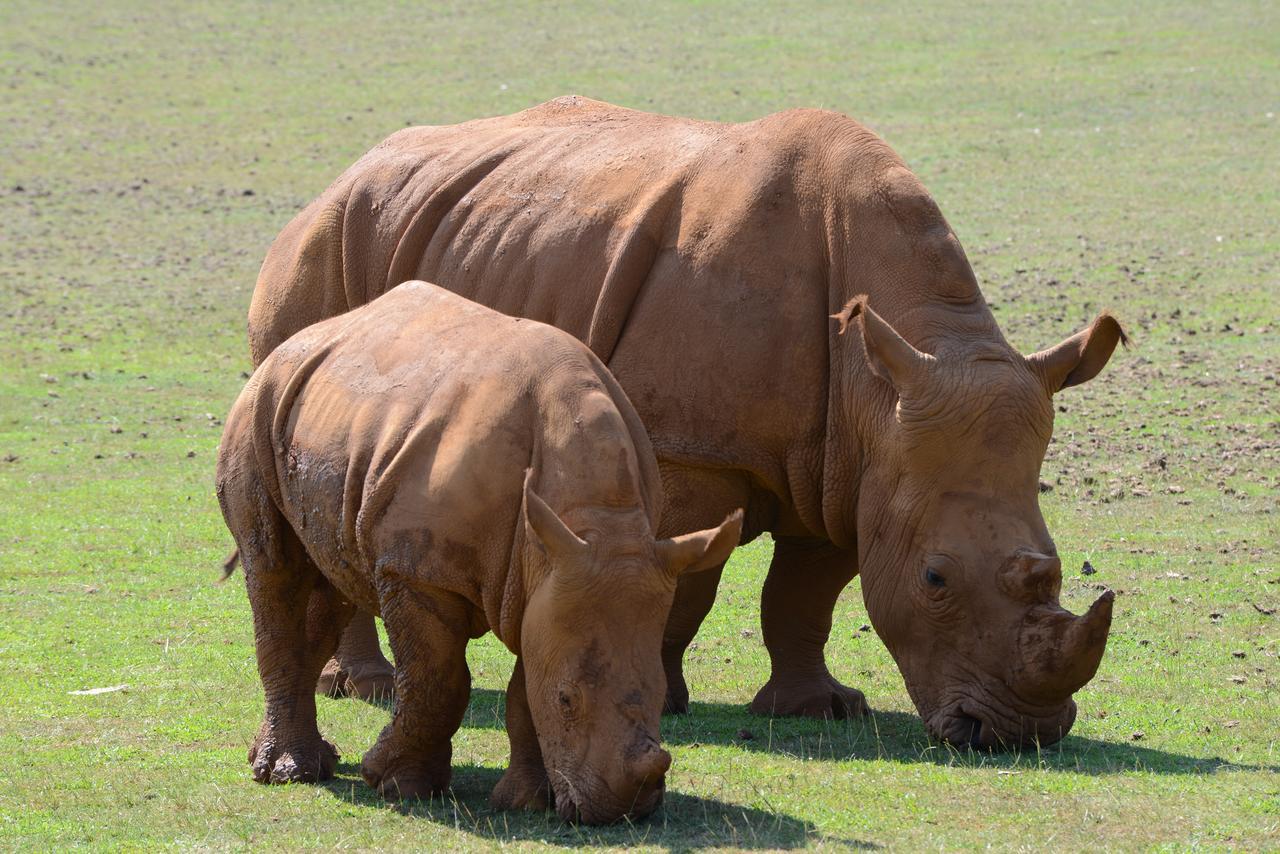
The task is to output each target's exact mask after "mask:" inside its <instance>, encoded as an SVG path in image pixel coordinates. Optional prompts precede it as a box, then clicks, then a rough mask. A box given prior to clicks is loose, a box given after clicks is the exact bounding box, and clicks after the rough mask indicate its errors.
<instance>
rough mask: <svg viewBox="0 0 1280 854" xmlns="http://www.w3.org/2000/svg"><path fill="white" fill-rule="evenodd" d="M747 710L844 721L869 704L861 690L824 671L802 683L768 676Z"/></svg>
mask: <svg viewBox="0 0 1280 854" xmlns="http://www.w3.org/2000/svg"><path fill="white" fill-rule="evenodd" d="M750 711H751V713H752V714H753V715H768V716H773V717H805V718H834V719H836V720H844V719H845V718H851V717H863V716H865V715H869V714H871V707H870V706H868V705H867V698H866V697H865V696H864V695H863V693H862V692H861V691H859V690H858V689H857V688H850V687H849V686H848V685H842V684H841V683H840V682H838V681H836V679H835V677H833V676H831V675H830V674H827V675H826V676H824V677H821V678H818V679H814V680H810V681H804V682H797V681H782V680H778V679H776V678H774V679H770V680H769V681H768V683H766V684H765V686H764V687H763V688H761V689H760V691H759V693H757V694H756V697H755V699H754V700H752V701H751V708H750Z"/></svg>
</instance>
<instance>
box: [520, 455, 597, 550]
mask: <svg viewBox="0 0 1280 854" xmlns="http://www.w3.org/2000/svg"><path fill="white" fill-rule="evenodd" d="M532 481H533V470H532V469H529V470H527V471H526V472H525V476H524V524H525V529H526V530H527V531H528V533H529V534H530V538H531V539H532V540H533V541H534V543H536V544H537V545H538V547H539V548H540V549H542V551H543V552H544V553H545V554H546V555H547V556H548V557H552V558H558V559H560V560H565V559H568V558H571V557H573V556H575V555H579V554H582V553H583V552H585V551H586V550H587V548H588V546H587V544H586V543H585V542H584V541H583V540H581V539H580V538H579V537H578V535H577V534H575V533H573V531H571V530H569V527H568V526H567V525H565V523H564V521H563V520H562V519H561V518H560V517H559V516H558V515H556V511H554V510H552V509H551V508H550V507H548V506H547V502H545V501H543V500H542V498H541V497H540V496H539V495H538V493H536V492H534V491H533V484H532Z"/></svg>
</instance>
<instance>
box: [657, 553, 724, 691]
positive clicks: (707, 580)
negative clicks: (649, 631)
mask: <svg viewBox="0 0 1280 854" xmlns="http://www.w3.org/2000/svg"><path fill="white" fill-rule="evenodd" d="M722 572H724V564H720V566H717V567H716V568H715V569H707V570H703V571H702V572H695V573H692V574H689V575H682V576H680V580H679V581H678V582H676V596H675V600H674V601H673V602H672V604H671V613H670V614H668V615H667V627H666V629H665V630H664V631H663V633H662V668H663V670H665V671H666V674H667V697H666V700H665V701H664V702H663V705H662V713H663V714H664V715H687V714H688V713H689V686H688V685H687V684H686V683H685V681H684V651H685V650H686V649H688V648H689V644H691V643H692V642H693V638H694V636H695V635H697V634H698V628H699V627H700V626H701V625H702V621H703V620H705V619H706V617H707V614H708V613H709V612H710V611H711V606H712V605H713V604H714V603H715V601H716V587H717V586H718V585H719V584H720V574H721V573H722Z"/></svg>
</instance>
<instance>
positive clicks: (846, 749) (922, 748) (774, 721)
mask: <svg viewBox="0 0 1280 854" xmlns="http://www.w3.org/2000/svg"><path fill="white" fill-rule="evenodd" d="M505 701H506V695H505V693H504V692H502V691H497V690H493V689H489V688H478V689H475V690H473V691H472V692H471V703H470V705H469V706H468V708H467V715H466V717H465V718H464V719H463V722H462V725H463V726H467V727H482V728H495V729H502V728H504V726H505V724H504V717H503V716H504V714H505V711H504V709H505ZM380 705H385V706H386V707H387V708H390V706H389V705H387V704H380ZM662 739H663V741H665V742H667V743H670V744H676V745H683V746H685V747H700V746H703V745H715V746H721V747H735V748H738V749H740V750H748V751H753V752H766V753H776V754H780V755H784V756H794V757H796V758H799V759H804V760H828V761H844V760H874V759H879V760H884V761H889V762H928V763H931V764H936V765H954V766H958V767H966V768H983V767H991V768H1001V769H1016V768H1028V767H1033V768H1044V769H1045V770H1052V771H1063V772H1067V773H1077V774H1090V775H1101V774H1121V773H1125V772H1129V771H1144V772H1149V773H1156V774H1216V773H1220V772H1226V771H1270V772H1273V773H1275V772H1278V771H1280V765H1268V766H1262V765H1247V764H1240V763H1235V762H1231V761H1229V760H1227V759H1223V758H1221V757H1217V756H1211V757H1199V756H1186V755H1184V754H1180V753H1170V752H1168V751H1164V750H1157V749H1154V748H1149V747H1141V746H1139V745H1136V744H1132V743H1128V742H1120V743H1112V742H1107V741H1099V740H1097V739H1092V738H1085V737H1081V736H1075V735H1069V736H1067V737H1066V738H1065V739H1063V740H1062V741H1061V742H1059V743H1058V744H1055V745H1053V746H1051V747H1046V748H1042V749H1041V750H1040V751H1035V750H1026V749H1024V750H1021V751H1011V752H1005V753H983V752H978V751H974V750H970V749H968V748H964V749H957V748H954V747H951V746H949V745H945V744H940V743H939V742H936V741H933V740H931V739H930V738H929V737H928V736H927V735H926V734H925V730H924V726H923V724H921V723H920V719H919V718H918V717H916V716H915V715H910V714H905V713H903V712H885V711H882V712H876V713H875V714H873V715H872V716H871V717H869V718H859V719H854V720H826V721H820V720H810V719H804V718H769V717H763V716H760V715H753V714H751V713H749V712H748V711H747V709H746V706H745V705H741V706H739V705H734V704H730V703H693V704H692V711H691V713H690V714H688V715H665V716H664V717H663V718H662Z"/></svg>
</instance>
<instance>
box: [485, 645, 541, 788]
mask: <svg viewBox="0 0 1280 854" xmlns="http://www.w3.org/2000/svg"><path fill="white" fill-rule="evenodd" d="M507 738H509V739H510V740H511V762H510V763H509V764H508V765H507V771H506V773H505V774H503V775H502V779H501V780H499V781H498V785H496V786H494V788H493V794H492V795H491V796H490V797H489V805H490V806H492V807H493V808H494V809H499V810H512V809H529V810H545V809H546V808H547V807H548V806H550V805H551V784H550V783H549V782H548V780H547V767H546V764H545V763H544V762H543V761H542V748H541V747H540V746H539V745H538V734H537V731H536V730H535V729H534V727H533V716H532V715H531V714H530V713H529V699H528V695H526V693H525V686H524V660H523V659H520V658H517V659H516V669H515V672H513V673H512V674H511V682H510V684H509V685H508V686H507Z"/></svg>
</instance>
